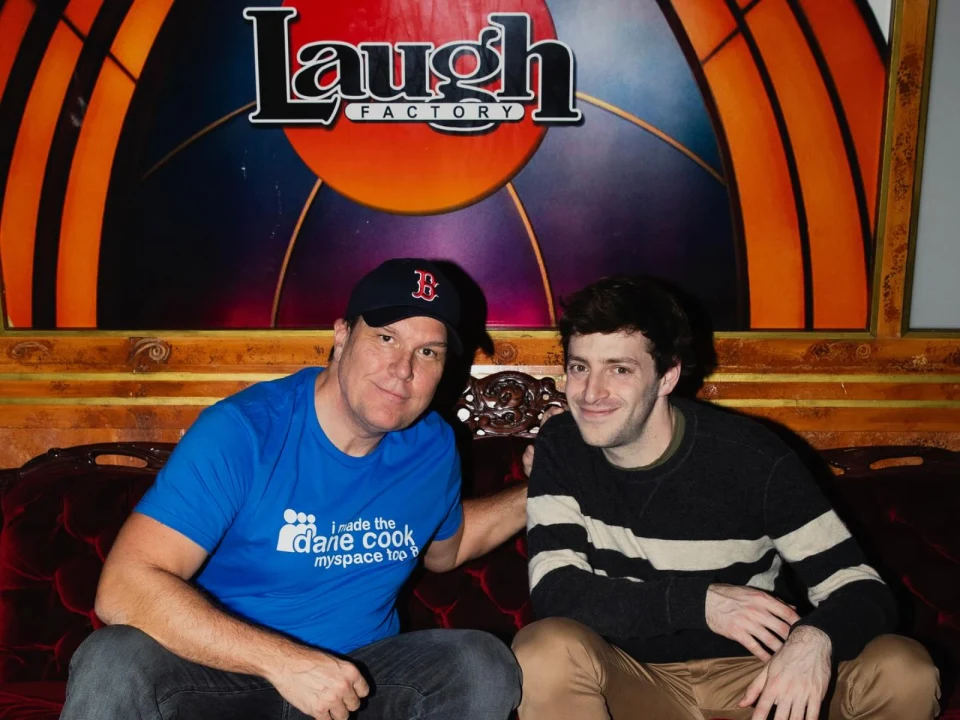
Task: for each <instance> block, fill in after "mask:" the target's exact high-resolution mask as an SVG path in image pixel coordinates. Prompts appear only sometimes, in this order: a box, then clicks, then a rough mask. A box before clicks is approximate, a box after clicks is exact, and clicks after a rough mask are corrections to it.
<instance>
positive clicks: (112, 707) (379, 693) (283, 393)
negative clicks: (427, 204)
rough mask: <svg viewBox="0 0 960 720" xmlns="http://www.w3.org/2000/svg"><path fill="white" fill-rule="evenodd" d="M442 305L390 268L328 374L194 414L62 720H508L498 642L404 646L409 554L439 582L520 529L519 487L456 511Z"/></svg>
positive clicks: (414, 274)
mask: <svg viewBox="0 0 960 720" xmlns="http://www.w3.org/2000/svg"><path fill="white" fill-rule="evenodd" d="M459 313H460V308H459V300H458V298H457V294H456V292H455V290H454V289H453V287H452V285H451V284H450V282H449V280H448V279H447V278H445V277H444V276H443V274H442V272H441V271H440V270H439V269H438V268H436V267H435V266H434V265H432V264H431V263H429V262H426V261H423V260H416V259H398V260H390V261H387V262H386V263H384V264H383V265H381V266H380V267H378V268H377V269H375V270H374V271H372V272H371V273H370V274H368V275H367V276H366V277H364V278H363V279H362V280H361V281H360V282H359V283H358V285H357V286H356V288H355V289H354V291H353V293H352V294H351V297H350V301H349V304H348V307H347V312H346V314H345V319H342V320H338V321H337V323H336V325H335V330H334V349H333V354H332V359H331V362H330V366H329V368H328V369H327V370H326V371H321V370H320V369H318V368H311V369H306V370H302V371H300V372H298V373H296V374H294V375H292V376H290V377H287V378H284V379H282V380H277V381H273V382H264V383H259V384H257V385H254V386H252V387H250V388H248V389H246V390H244V391H243V392H240V393H238V394H237V395H234V396H232V397H230V398H227V399H226V400H224V401H222V402H220V403H217V404H216V405H214V406H213V407H211V408H209V409H207V410H205V411H204V412H203V413H202V414H201V415H200V417H199V418H198V419H197V421H196V423H195V424H194V425H193V427H191V428H190V431H189V432H188V433H187V434H186V435H185V437H184V438H183V440H181V442H180V443H179V444H178V446H177V448H176V450H175V451H174V453H173V454H172V455H171V457H170V459H169V461H168V462H167V464H166V466H165V467H164V468H163V470H162V471H161V472H160V474H159V475H158V476H157V480H156V482H155V483H154V485H153V487H152V488H151V489H150V490H149V491H148V492H147V494H146V495H145V496H144V497H143V499H142V500H141V501H140V503H139V505H137V507H136V511H135V512H134V513H133V514H132V515H131V517H130V518H129V519H128V520H127V522H126V524H125V525H124V527H123V529H122V530H121V531H120V535H119V536H118V538H117V541H116V543H115V544H114V546H113V549H112V551H111V552H110V555H109V556H108V558H107V560H106V563H105V565H104V569H103V574H102V576H101V579H100V586H99V588H98V590H97V600H96V610H97V614H98V615H99V616H100V617H101V618H102V619H103V621H104V622H106V623H107V625H108V627H106V628H104V629H102V630H99V631H97V632H95V633H94V634H93V635H91V636H90V638H89V639H87V640H86V641H85V642H84V643H83V645H81V647H80V649H79V650H78V651H77V653H76V654H75V655H74V658H73V661H72V663H71V667H70V681H69V683H68V687H67V701H66V705H65V707H64V711H63V715H62V716H61V717H62V718H65V719H67V720H76V719H79V718H83V719H84V720H112V719H114V718H116V719H118V720H119V719H121V718H122V719H123V720H129V718H149V719H151V720H153V719H158V720H159V719H160V718H164V719H167V718H180V719H181V720H186V719H187V718H204V720H207V719H214V720H215V719H217V718H231V720H238V719H239V718H258V719H259V718H271V719H272V718H277V719H278V720H280V719H281V718H322V719H324V720H326V719H327V718H334V719H335V720H345V719H346V718H347V717H348V715H350V713H351V712H352V711H355V710H357V709H358V708H359V709H360V713H359V716H360V717H361V718H362V720H367V719H368V718H370V719H371V720H372V719H373V718H384V719H386V718H390V719H394V718H396V719H397V720H402V719H406V718H413V717H417V718H436V719H437V720H440V719H441V718H443V719H445V720H446V719H451V720H452V719H454V718H456V719H458V720H459V719H460V718H463V719H468V718H484V719H487V718H489V719H490V720H494V719H495V718H496V719H497V720H499V719H501V718H506V717H507V715H509V713H510V711H511V710H513V708H515V707H516V705H517V704H518V702H519V688H520V681H519V673H518V669H517V666H516V663H515V661H514V659H513V656H512V654H511V653H510V650H509V649H508V648H507V647H506V646H505V645H503V644H502V643H500V642H499V641H498V640H496V639H495V638H493V637H492V636H490V635H487V634H485V633H481V632H476V631H456V630H432V631H424V632H415V633H408V634H403V635H398V634H397V633H398V621H397V611H396V607H395V603H396V599H397V594H398V592H399V590H400V588H401V586H402V585H403V584H404V582H405V581H406V580H407V578H409V576H410V573H411V572H412V571H413V569H414V567H415V566H416V564H417V563H418V562H419V560H420V557H421V556H422V557H423V561H424V564H425V565H426V567H427V568H428V569H430V570H434V571H439V572H443V571H446V570H450V569H452V568H455V567H457V566H458V565H460V564H461V563H463V562H465V561H466V560H469V559H471V558H474V557H477V556H479V555H482V554H484V553H486V552H488V551H489V550H491V549H493V548H494V547H496V546H497V545H499V544H500V543H502V542H503V541H505V540H506V539H507V538H509V537H510V536H511V535H513V534H514V533H515V532H517V531H518V530H520V529H521V528H522V526H523V524H524V522H525V512H524V511H525V508H524V502H525V496H526V491H525V489H524V488H514V489H512V490H509V491H506V492H504V493H501V494H500V495H497V496H494V497H491V498H486V499H483V500H473V501H466V502H464V503H462V504H461V502H460V464H459V460H458V457H457V451H456V448H455V446H454V438H453V431H452V430H451V428H450V427H449V426H448V425H447V424H446V423H444V422H443V420H441V419H440V417H439V416H438V415H437V414H436V413H433V412H430V413H426V408H427V406H428V404H429V403H430V401H431V400H432V398H433V395H434V392H435V390H436V388H437V384H438V382H439V380H440V376H441V374H442V372H443V366H444V361H445V358H446V355H447V352H448V350H450V351H453V352H460V351H461V346H460V339H459V336H458V335H457V330H456V326H457V323H458V322H459Z"/></svg>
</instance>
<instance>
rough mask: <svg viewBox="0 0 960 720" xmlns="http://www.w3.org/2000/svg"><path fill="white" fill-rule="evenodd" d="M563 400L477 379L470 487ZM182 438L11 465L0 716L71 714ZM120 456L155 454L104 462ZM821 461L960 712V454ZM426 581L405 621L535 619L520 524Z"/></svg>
mask: <svg viewBox="0 0 960 720" xmlns="http://www.w3.org/2000/svg"><path fill="white" fill-rule="evenodd" d="M562 402H563V397H562V395H560V394H559V393H558V392H557V391H556V388H555V387H554V385H553V383H552V381H550V380H549V379H547V380H542V381H541V380H534V379H533V378H530V377H529V376H526V375H522V374H520V373H498V374H497V375H494V376H491V377H489V378H485V379H483V380H479V381H478V380H473V379H471V380H470V383H469V385H468V388H467V390H465V391H464V393H463V395H462V396H461V398H460V400H459V403H458V405H457V408H456V412H457V417H458V419H459V420H461V421H463V422H462V424H461V423H455V425H457V429H458V432H461V433H462V434H463V436H464V440H465V441H464V442H463V443H462V450H461V453H462V455H463V460H464V465H465V470H466V473H465V495H467V496H469V495H482V494H486V493H489V492H492V491H494V490H496V489H497V488H499V487H502V486H503V485H504V484H505V483H511V482H517V481H520V479H521V478H522V470H521V465H520V457H521V455H522V453H523V450H524V448H525V447H526V446H527V445H528V444H529V443H530V438H531V437H533V433H535V428H536V424H537V422H538V418H539V416H540V415H541V414H542V412H543V410H544V409H545V408H546V407H548V406H549V405H552V404H558V403H562ZM471 438H472V440H471ZM171 449H172V446H170V445H150V444H143V443H117V444H110V445H88V446H83V447H76V448H69V449H65V450H51V451H49V452H48V453H47V454H45V455H43V456H41V457H38V458H35V459H33V460H31V461H29V462H28V463H26V464H25V465H24V466H23V467H21V468H18V469H15V470H8V471H3V472H2V473H0V493H2V495H0V500H2V503H0V511H2V523H3V526H2V530H0V718H16V719H17V720H23V719H26V718H30V719H33V720H40V719H43V720H47V719H49V718H56V717H57V716H58V715H59V710H60V705H61V703H62V700H63V689H64V679H65V677H66V674H67V668H68V664H69V661H70V657H71V656H72V654H73V652H74V651H75V650H76V648H77V646H78V645H79V644H80V643H81V642H82V641H83V639H84V638H85V637H86V636H87V635H88V634H89V633H90V632H91V631H92V630H93V629H94V628H96V627H99V626H100V624H101V623H100V621H99V620H98V618H97V617H96V615H95V614H94V612H93V601H94V595H95V591H96V586H97V579H98V577H99V573H100V569H101V566H102V564H103V559H104V557H105V556H106V554H107V552H108V551H109V549H110V546H111V544H112V543H113V541H114V539H115V537H116V534H117V531H118V529H119V527H120V525H121V524H122V523H123V521H124V519H125V518H126V516H127V514H128V513H129V512H130V510H131V508H132V507H133V505H134V504H135V503H136V501H137V500H138V498H139V497H140V496H141V494H142V493H143V492H144V491H145V490H146V488H147V487H148V486H149V484H150V483H151V481H152V479H153V477H154V475H155V474H156V472H157V470H158V469H159V468H160V467H161V466H162V464H163V462H164V460H165V459H166V457H167V456H168V455H169V453H170V451H171ZM111 455H112V456H116V455H119V456H123V457H125V458H126V459H127V460H130V459H131V458H135V459H138V461H139V463H140V464H142V465H143V467H131V466H121V465H115V464H100V463H99V462H98V460H100V461H102V460H103V459H104V458H105V457H106V456H111ZM814 462H815V463H817V464H819V465H820V469H821V470H822V471H823V472H822V474H823V479H824V487H825V489H826V490H827V491H828V493H829V494H830V495H832V496H833V499H834V501H835V503H836V505H837V507H838V510H839V511H840V512H841V514H842V515H843V516H844V518H845V519H846V520H847V522H848V523H849V524H850V525H851V527H852V528H853V530H854V533H855V534H856V535H857V536H858V537H859V538H860V539H861V541H862V543H863V544H864V546H865V548H866V549H867V552H868V554H870V555H871V559H872V560H873V561H874V563H875V564H876V566H877V567H878V568H879V569H881V571H882V572H883V573H884V574H885V576H886V578H887V580H888V581H889V582H890V583H891V585H892V586H893V587H894V589H895V590H896V591H897V593H898V594H899V596H900V599H901V601H902V602H901V604H902V606H903V609H904V624H903V628H902V632H905V633H907V634H910V635H912V636H913V637H916V638H917V639H919V640H921V641H922V642H923V643H924V644H925V645H926V646H927V647H928V648H929V649H930V652H931V654H932V655H933V657H934V660H935V661H936V662H937V664H938V666H939V667H940V669H941V676H942V680H943V684H944V695H943V700H942V705H943V708H944V713H943V715H942V716H941V717H943V718H950V719H951V720H960V692H958V688H957V677H958V670H957V668H958V664H960V565H958V564H960V532H958V530H957V524H958V523H960V513H958V511H960V453H951V452H947V451H944V450H938V449H935V448H851V449H846V450H831V451H824V452H822V453H820V457H819V458H816V457H814ZM828 466H829V467H830V468H832V469H833V472H832V473H831V472H829V471H828V470H827V468H828ZM414 580H415V582H413V583H411V585H410V588H409V589H408V591H407V592H406V593H405V596H404V599H403V607H404V608H405V611H406V619H405V620H406V625H407V627H408V628H411V629H417V628H427V627H473V628H480V629H484V630H488V631H491V632H493V633H496V634H498V635H500V636H501V637H503V638H504V639H509V637H510V636H512V635H513V634H514V633H515V632H516V631H517V629H519V628H520V627H522V626H523V625H524V624H525V623H527V622H529V621H530V619H531V614H530V604H529V601H528V596H527V574H526V554H525V545H524V539H523V538H522V537H517V538H515V539H513V540H511V541H510V542H508V543H506V544H505V545H504V546H502V547H500V548H499V549H497V550H496V551H494V552H493V553H491V554H490V555H488V556H486V557H484V558H482V559H480V560H477V561H475V562H473V563H470V564H469V565H467V566H465V567H463V568H461V569H458V570H456V571H454V572H452V573H447V574H445V575H433V574H430V573H422V574H420V575H418V576H417V577H416V578H414Z"/></svg>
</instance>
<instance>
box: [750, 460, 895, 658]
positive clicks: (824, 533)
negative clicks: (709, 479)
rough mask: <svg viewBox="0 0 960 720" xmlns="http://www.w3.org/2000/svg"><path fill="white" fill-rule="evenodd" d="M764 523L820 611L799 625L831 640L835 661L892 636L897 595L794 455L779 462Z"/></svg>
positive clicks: (767, 492)
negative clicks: (880, 638)
mask: <svg viewBox="0 0 960 720" xmlns="http://www.w3.org/2000/svg"><path fill="white" fill-rule="evenodd" d="M764 523H765V525H766V531H767V534H768V535H769V536H770V537H771V538H772V539H773V542H774V545H776V548H777V551H778V552H779V553H780V555H781V556H782V557H783V558H784V560H786V561H787V562H788V563H790V565H791V567H792V568H793V570H794V571H795V572H796V574H797V576H798V577H799V579H800V581H801V582H802V583H803V584H804V585H805V587H806V588H807V597H808V598H809V600H810V603H811V604H812V605H813V606H814V610H813V612H811V613H810V614H809V615H808V616H807V617H805V618H803V619H802V620H801V621H800V622H799V623H798V625H812V626H813V627H816V628H819V629H821V630H823V631H824V632H825V633H826V634H827V635H829V636H830V639H831V641H832V643H833V656H834V659H835V660H838V661H839V660H850V659H852V658H854V657H856V656H857V655H859V654H860V652H861V650H863V648H864V646H865V645H866V644H867V643H868V642H870V641H871V640H872V639H873V638H875V637H877V636H878V635H881V634H883V633H887V632H892V630H893V629H894V626H895V625H896V616H897V611H896V605H895V603H894V600H893V595H892V593H891V592H890V590H889V588H888V587H887V586H886V585H885V584H884V582H883V581H882V580H881V579H880V575H879V574H878V573H877V571H876V570H874V569H873V568H872V567H871V566H870V565H868V564H867V561H866V559H865V557H864V554H863V551H862V550H861V549H860V546H859V545H858V544H857V541H856V540H855V539H854V538H853V536H852V535H851V534H850V531H849V530H848V529H847V527H846V525H844V523H843V521H841V520H840V518H839V517H838V516H837V514H836V512H834V510H833V508H832V507H831V506H830V504H829V503H828V501H827V499H826V498H825V497H824V496H823V494H822V493H821V492H820V490H819V488H817V486H816V483H815V482H814V480H813V478H812V477H811V475H810V473H809V472H808V471H807V469H806V468H805V467H804V466H803V464H802V463H801V462H800V459H799V458H798V457H797V456H796V455H794V454H793V453H789V454H788V455H785V456H783V457H781V458H780V459H779V460H778V461H777V462H776V464H775V465H774V467H773V470H772V472H771V474H770V477H769V478H768V480H767V487H766V490H765V495H764Z"/></svg>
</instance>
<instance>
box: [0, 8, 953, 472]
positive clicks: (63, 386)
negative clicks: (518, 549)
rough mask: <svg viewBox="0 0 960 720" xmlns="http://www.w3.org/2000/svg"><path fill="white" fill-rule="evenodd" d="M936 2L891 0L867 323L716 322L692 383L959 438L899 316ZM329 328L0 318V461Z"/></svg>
mask: <svg viewBox="0 0 960 720" xmlns="http://www.w3.org/2000/svg"><path fill="white" fill-rule="evenodd" d="M935 11H936V0H896V3H895V6H894V19H893V27H892V33H891V36H892V41H891V60H890V62H891V71H890V81H889V84H888V92H887V107H886V118H885V134H884V152H883V163H882V174H881V197H880V207H879V224H878V230H877V237H878V242H877V253H876V261H875V267H874V278H873V290H872V292H873V297H872V306H871V320H870V329H869V331H864V332H842V333H817V332H788V333H770V332H745V333H718V335H717V337H716V353H717V358H716V360H717V362H716V368H715V371H714V372H713V374H711V375H710V376H709V377H707V379H706V381H705V383H704V384H703V387H702V388H701V390H700V396H701V397H702V398H704V399H706V400H709V401H712V402H716V403H718V404H722V405H726V406H728V407H733V408H737V409H740V410H743V411H745V412H750V413H753V414H756V415H762V416H764V417H767V418H768V419H770V420H773V421H776V422H779V423H781V424H784V425H786V426H788V427H790V428H791V429H793V430H795V431H797V432H799V433H800V434H802V435H803V436H804V437H806V438H807V439H808V440H809V441H810V442H812V443H813V444H815V445H817V446H820V447H843V446H851V445H859V444H876V443H886V444H932V445H940V446H944V447H951V448H958V449H960V334H956V333H954V334H952V335H951V334H935V333H919V332H917V333H908V332H907V331H906V320H907V315H906V313H905V308H906V306H907V297H908V295H907V292H908V291H909V277H910V274H911V270H912V268H911V253H910V250H911V249H912V241H913V233H914V231H915V216H916V212H917V208H918V192H917V191H918V180H919V166H920V158H919V154H920V150H922V135H923V120H924V105H925V102H926V95H927V86H928V84H929V62H930V56H931V53H930V46H931V43H932V39H933V25H934V19H935ZM0 303H2V297H0ZM0 317H5V314H3V312H2V304H0ZM491 335H492V337H493V340H494V352H493V354H492V355H491V356H486V355H483V354H478V355H477V356H476V357H475V358H474V364H473V368H472V374H473V375H474V376H475V377H483V376H485V375H489V374H491V373H493V372H496V371H498V370H505V369H519V370H523V371H526V372H528V373H531V374H533V375H537V376H552V377H554V378H556V379H558V380H559V381H560V382H561V384H562V373H563V369H562V354H561V349H560V346H559V343H558V341H557V337H556V335H555V333H553V332H552V331H530V332H525V331H492V332H491ZM331 344H332V332H331V331H282V330H264V331H209V332H201V331H197V332H144V331H137V332H136V333H128V332H114V331H109V332H108V331H99V330H90V331H65V330H61V331H53V332H46V333H40V332H36V331H30V330H3V329H2V328H0V467H3V466H12V465H18V464H20V463H22V462H23V461H24V460H26V459H28V458H29V457H32V456H33V455H36V454H38V453H39V452H43V451H44V450H46V449H47V448H48V447H52V446H57V445H59V446H66V445H73V444H79V443H83V442H99V441H111V440H140V439H143V440H155V441H175V440H176V439H178V438H179V437H180V435H181V434H182V433H183V431H184V430H185V428H187V427H188V426H189V425H190V423H191V422H193V420H194V419H195V417H196V415H197V413H198V412H199V411H200V409H202V408H203V407H204V406H206V405H209V404H212V403H213V402H216V401H217V400H218V399H220V398H222V397H224V396H226V395H228V394H230V393H232V392H236V391H237V390H239V389H241V388H243V387H246V386H247V385H249V384H251V383H253V382H256V381H258V380H265V379H270V378H274V377H279V376H281V375H283V374H286V373H289V372H293V371H295V370H297V369H299V368H302V367H304V366H309V365H323V364H326V362H327V358H328V353H329V350H330V347H331Z"/></svg>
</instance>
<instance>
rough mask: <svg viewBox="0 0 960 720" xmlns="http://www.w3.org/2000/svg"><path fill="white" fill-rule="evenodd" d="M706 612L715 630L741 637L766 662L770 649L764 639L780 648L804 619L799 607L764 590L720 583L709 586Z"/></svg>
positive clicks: (728, 636)
mask: <svg viewBox="0 0 960 720" xmlns="http://www.w3.org/2000/svg"><path fill="white" fill-rule="evenodd" d="M706 616H707V627H709V628H710V629H711V630H713V632H715V633H716V634H717V635H722V636H723V637H725V638H729V639H731V640H735V641H737V642H738V643H740V644H741V645H743V646H744V647H745V648H746V649H747V650H749V651H750V652H751V653H753V654H754V655H756V656H757V657H758V658H760V659H761V660H763V662H767V661H768V660H769V659H770V653H769V652H767V651H766V650H764V648H763V646H762V645H761V644H760V643H763V645H766V646H767V647H768V648H769V649H770V650H772V651H773V652H777V651H778V650H779V649H780V648H781V647H782V646H783V638H785V637H787V635H788V634H789V633H790V628H791V627H792V626H793V624H794V623H795V622H796V621H797V620H799V619H800V616H799V615H797V611H796V610H794V609H793V608H792V607H790V606H789V605H787V604H786V603H782V602H780V601H779V600H777V599H776V598H775V597H772V596H771V595H768V594H767V593H765V592H763V590H757V589H756V588H751V587H740V586H738V585H723V584H720V583H714V584H713V585H711V586H710V587H709V588H707V601H706ZM758 641H759V642H758Z"/></svg>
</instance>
